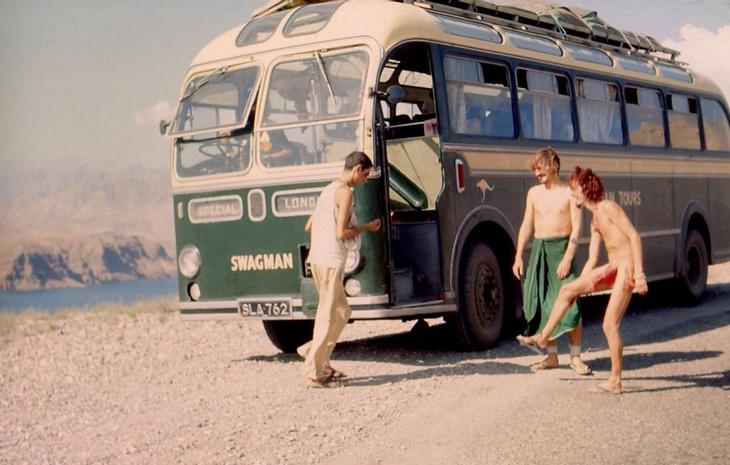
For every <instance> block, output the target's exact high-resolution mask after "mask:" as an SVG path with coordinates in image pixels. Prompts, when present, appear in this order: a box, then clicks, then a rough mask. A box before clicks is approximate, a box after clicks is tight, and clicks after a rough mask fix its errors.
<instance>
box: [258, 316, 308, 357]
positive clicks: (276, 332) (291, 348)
mask: <svg viewBox="0 0 730 465" xmlns="http://www.w3.org/2000/svg"><path fill="white" fill-rule="evenodd" d="M263 323H264V330H266V335H267V336H268V337H269V340H270V341H271V343H272V344H274V346H276V348H277V349H279V350H281V351H282V352H284V353H287V354H291V353H294V352H295V351H296V350H297V347H299V346H300V345H302V344H304V343H305V342H307V341H309V340H310V339H312V330H313V329H314V320H295V321H277V320H263Z"/></svg>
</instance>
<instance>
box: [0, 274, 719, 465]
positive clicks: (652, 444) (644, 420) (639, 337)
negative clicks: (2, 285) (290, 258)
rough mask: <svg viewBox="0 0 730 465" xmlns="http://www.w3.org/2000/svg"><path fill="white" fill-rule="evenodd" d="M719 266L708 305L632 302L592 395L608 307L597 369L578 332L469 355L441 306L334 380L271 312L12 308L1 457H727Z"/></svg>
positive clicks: (593, 352) (363, 341) (354, 346)
mask: <svg viewBox="0 0 730 465" xmlns="http://www.w3.org/2000/svg"><path fill="white" fill-rule="evenodd" d="M710 279H711V282H713V283H714V284H713V285H712V286H711V287H710V289H709V291H708V295H707V298H706V299H705V301H704V303H703V305H701V306H700V307H697V308H693V309H687V308H680V307H673V306H672V302H671V301H667V300H669V299H662V298H660V297H657V296H656V295H655V296H654V297H648V298H642V299H636V300H635V303H634V304H633V305H632V308H631V309H630V313H629V315H628V316H627V317H626V319H625V320H624V324H623V328H622V330H623V334H624V339H625V344H626V349H625V369H626V371H625V377H626V379H625V382H624V389H625V390H626V392H625V393H624V394H623V395H621V396H610V395H600V394H591V393H588V392H587V389H588V387H590V386H591V385H593V384H594V383H596V382H598V381H600V380H603V379H605V378H606V376H607V370H608V369H609V360H608V351H607V350H606V344H605V341H604V339H603V337H602V334H601V328H600V319H599V318H600V314H599V312H598V311H595V312H594V313H595V314H592V316H589V318H588V319H587V320H588V321H587V323H586V329H585V342H584V350H585V352H586V353H585V356H584V358H585V360H586V361H587V362H588V363H589V364H590V365H591V366H592V367H593V368H594V369H595V370H596V371H597V373H596V375H595V376H593V377H580V376H578V375H576V374H574V373H573V372H572V371H571V370H569V369H568V368H567V367H566V366H565V364H566V363H567V355H566V354H565V350H566V349H567V347H566V342H564V341H560V342H561V352H562V353H561V363H563V366H562V367H561V368H560V369H557V370H551V371H546V372H542V373H538V374H533V373H532V372H530V370H529V369H528V368H527V367H528V365H529V364H530V363H532V362H534V361H536V360H537V359H538V358H537V357H536V356H534V355H531V354H530V352H527V351H525V350H524V349H522V348H520V347H519V346H518V345H517V344H516V343H514V342H512V341H511V340H509V341H503V342H502V343H501V344H499V346H498V347H496V348H495V349H493V350H490V351H487V352H481V353H459V352H454V351H453V350H451V349H450V347H449V345H448V343H447V341H446V334H445V332H444V328H443V325H441V324H439V321H438V320H433V321H432V322H431V325H432V326H431V327H430V328H428V329H426V330H424V331H420V332H417V331H413V332H411V331H409V329H410V328H411V327H412V326H413V323H400V322H383V321H381V322H357V323H355V324H352V325H348V327H346V328H345V331H344V333H343V339H342V342H341V344H339V345H338V348H337V350H336V352H335V362H336V363H335V366H336V367H337V368H338V369H340V370H343V371H345V372H347V373H348V374H349V375H350V377H349V378H348V381H347V382H346V383H344V385H343V386H341V387H338V388H335V389H310V388H307V387H305V385H304V383H303V380H302V376H301V362H300V361H299V360H298V359H297V358H296V357H295V356H290V355H283V354H279V353H278V352H277V351H276V349H275V348H274V347H273V346H272V345H271V344H270V343H269V342H268V340H267V339H266V336H265V333H264V331H263V328H262V327H261V325H260V324H259V323H246V322H215V321H209V322H183V321H180V320H179V319H178V317H177V314H176V313H175V312H174V310H173V309H174V303H173V302H168V301H158V302H151V303H145V304H143V305H138V306H137V307H135V308H131V309H121V310H120V309H117V310H109V309H99V310H98V311H90V312H89V311H87V312H66V313H63V314H60V315H53V316H48V315H44V314H24V315H22V316H20V317H4V320H3V321H2V326H0V328H2V330H1V331H0V379H1V381H2V382H1V384H0V464H34V465H40V464H177V463H182V464H310V463H317V464H320V463H326V464H335V463H337V464H352V465H361V464H399V465H404V464H419V465H424V464H486V463H500V464H525V463H536V462H541V463H545V464H561V465H563V464H587V463H595V464H616V465H625V464H692V465H697V464H726V463H728V457H730V439H729V438H730V413H729V412H730V409H728V405H730V402H728V401H730V359H729V357H728V353H730V265H729V264H726V265H721V266H716V267H711V276H710ZM598 303H600V302H598ZM597 306H598V305H596V307H597Z"/></svg>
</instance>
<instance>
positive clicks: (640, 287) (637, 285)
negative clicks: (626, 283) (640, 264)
mask: <svg viewBox="0 0 730 465" xmlns="http://www.w3.org/2000/svg"><path fill="white" fill-rule="evenodd" d="M634 290H635V291H636V292H638V293H639V295H644V294H646V293H647V292H648V291H649V285H648V284H647V283H646V275H645V274H644V273H641V274H638V275H635V276H634Z"/></svg>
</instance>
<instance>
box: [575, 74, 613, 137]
mask: <svg viewBox="0 0 730 465" xmlns="http://www.w3.org/2000/svg"><path fill="white" fill-rule="evenodd" d="M575 88H576V93H577V94H578V98H577V100H576V102H577V104H578V122H579V124H578V126H579V127H580V135H581V138H582V139H583V140H584V141H585V142H594V143H599V144H615V145H619V144H623V143H624V135H623V130H622V128H621V104H620V103H619V101H618V86H617V85H616V84H613V83H608V82H602V81H596V80H594V79H576V81H575Z"/></svg>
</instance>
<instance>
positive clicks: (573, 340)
mask: <svg viewBox="0 0 730 465" xmlns="http://www.w3.org/2000/svg"><path fill="white" fill-rule="evenodd" d="M568 338H569V339H570V368H572V369H573V370H575V372H576V373H578V374H579V375H589V374H591V368H590V367H589V366H588V365H586V364H585V362H584V361H583V360H582V359H581V358H580V353H581V349H580V345H581V342H582V339H583V321H582V320H580V321H578V326H576V327H575V329H573V331H571V332H570V333H568Z"/></svg>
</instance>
